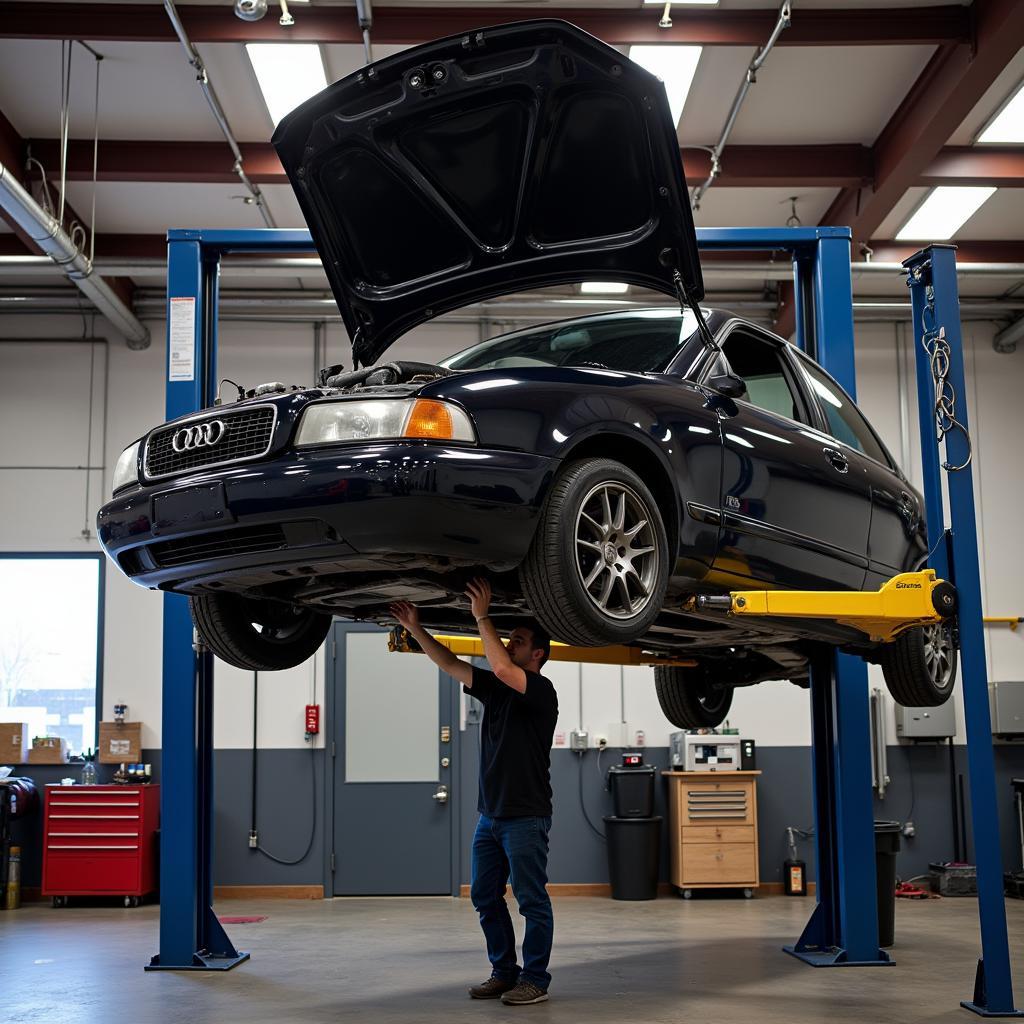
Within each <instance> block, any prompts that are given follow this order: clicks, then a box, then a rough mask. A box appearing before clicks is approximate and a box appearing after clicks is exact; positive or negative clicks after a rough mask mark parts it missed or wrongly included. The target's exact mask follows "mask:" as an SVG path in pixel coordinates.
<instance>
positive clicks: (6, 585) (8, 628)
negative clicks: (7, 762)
mask: <svg viewBox="0 0 1024 1024" xmlns="http://www.w3.org/2000/svg"><path fill="white" fill-rule="evenodd" d="M102 586H103V562H102V556H101V555H91V554H90V555H84V556H83V555H77V556H76V555H64V554H54V555H11V554H9V555H0V721H3V722H26V723H27V724H28V727H29V736H30V737H32V736H63V737H64V738H65V739H66V740H67V741H68V748H69V750H70V751H71V752H72V753H81V752H82V751H83V750H86V749H88V748H90V747H91V748H93V749H95V747H96V706H97V703H98V700H99V694H100V680H101V668H102V643H103V638H102V635H101V629H102V608H103V603H102V602H103V595H102Z"/></svg>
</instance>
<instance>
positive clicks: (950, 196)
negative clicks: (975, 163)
mask: <svg viewBox="0 0 1024 1024" xmlns="http://www.w3.org/2000/svg"><path fill="white" fill-rule="evenodd" d="M993 192H995V188H990V187H988V186H981V185H970V186H955V185H941V186H939V187H938V188H935V189H932V191H931V193H930V194H929V196H928V198H927V199H925V201H924V202H923V203H922V204H921V205H920V206H919V207H918V208H917V209H916V210H915V211H914V213H913V214H912V215H911V217H910V220H908V221H907V223H906V224H904V225H903V227H901V228H900V229H899V231H897V232H896V238H897V240H898V241H906V240H909V241H924V242H938V241H943V240H945V239H949V238H952V237H953V235H954V234H956V232H957V231H958V230H959V229H960V227H961V226H962V225H963V224H964V223H966V221H967V220H969V219H970V218H971V217H973V216H974V214H975V213H977V212H978V210H979V209H980V208H981V206H982V204H983V203H984V202H985V201H986V200H987V199H988V198H989V197H990V196H991V195H992V193H993Z"/></svg>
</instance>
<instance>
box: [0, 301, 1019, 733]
mask: <svg viewBox="0 0 1024 1024" xmlns="http://www.w3.org/2000/svg"><path fill="white" fill-rule="evenodd" d="M82 327H83V324H82V320H81V318H77V317H45V318H44V317H23V318H13V317H4V318H0V339H12V338H17V339H28V338H41V337H45V338H54V337H63V338H69V339H70V338H76V337H79V336H81V334H82ZM150 327H151V329H152V332H153V338H154V343H153V345H152V346H151V347H150V348H149V349H148V350H146V351H143V352H133V351H130V350H128V349H127V348H126V347H125V346H124V344H123V342H122V341H121V340H120V339H119V338H118V336H117V335H116V334H115V333H114V332H113V330H111V329H110V328H108V327H106V325H105V322H104V321H103V320H102V319H101V318H98V319H97V320H96V327H95V333H96V334H97V335H101V336H103V335H105V336H106V337H108V338H109V339H110V343H109V345H108V346H103V345H96V346H90V345H88V344H85V345H83V344H79V343H68V344H54V343H50V342H48V343H45V344H44V343H31V344H29V343H25V344H22V343H18V344H12V343H10V342H9V341H3V342H0V424H2V426H3V429H2V430H0V466H3V467H7V466H27V465H33V466H36V465H38V466H58V465H61V466H83V465H94V466H99V465H103V466H105V469H103V470H102V471H95V472H92V473H91V474H89V488H90V494H89V502H88V506H89V507H88V510H87V509H86V475H87V474H86V473H85V472H83V471H76V470H56V469H51V470H11V469H6V468H0V550H6V551H18V550H22V551H80V550H98V548H97V545H96V542H95V540H94V539H83V537H82V534H81V531H82V530H83V528H84V527H86V525H88V526H89V527H90V528H91V526H92V524H93V522H94V519H95V511H96V509H97V508H98V506H99V505H100V504H102V502H103V501H104V500H105V498H106V495H107V494H108V493H109V487H110V474H111V469H112V467H113V464H114V461H115V460H116V458H117V456H118V454H119V453H120V451H121V449H122V448H123V447H124V446H125V445H126V444H128V443H130V442H131V441H133V440H134V439H135V438H137V437H138V436H140V435H141V434H142V433H144V432H145V431H146V430H147V429H149V428H150V427H152V426H153V425H154V424H155V423H158V422H159V421H160V420H161V419H162V418H163V402H164V389H163V377H164V352H163V341H162V339H163V336H164V325H163V323H160V322H153V323H152V324H150ZM909 333H910V332H909V330H902V329H901V330H899V331H898V330H897V329H896V328H895V327H894V326H893V325H891V324H888V325H861V326H860V327H859V329H858V331H857V370H858V399H859V403H860V405H861V407H862V408H863V409H864V411H865V413H866V414H867V415H868V417H869V418H870V419H871V421H872V422H873V424H874V425H875V427H876V428H877V429H878V430H879V432H880V433H881V434H882V436H883V438H884V439H885V440H886V442H887V444H888V445H889V446H890V448H891V450H892V452H893V454H894V455H895V456H896V458H897V460H900V461H902V462H903V464H904V467H905V468H906V469H907V470H908V472H909V473H910V475H911V477H912V479H914V481H915V483H917V484H918V485H919V484H920V470H919V466H918V460H919V455H918V452H919V444H918V439H917V408H916V401H915V399H914V390H913V388H914V385H913V364H912V352H911V349H910V345H911V341H910V338H909ZM993 333H994V327H993V326H991V325H988V324H966V325H965V344H966V353H967V374H968V380H969V388H970V392H971V393H970V394H969V396H968V400H969V402H970V415H971V418H972V428H973V434H974V440H975V445H974V447H975V462H974V474H975V477H974V478H975V488H976V493H977V497H978V523H979V533H980V536H979V541H980V544H981V549H982V567H983V592H984V595H985V608H986V611H987V612H988V613H990V614H1005V615H1011V614H1022V612H1021V607H1020V599H1019V597H1018V596H1017V595H1016V594H1015V590H1014V589H1013V584H1014V582H1015V581H1016V579H1017V578H1019V576H1020V574H1021V569H1022V568H1024V564H1022V563H1024V556H1022V553H1021V545H1020V543H1019V541H1018V539H1017V529H1016V528H1017V521H1018V519H1019V514H1020V513H1019V509H1020V505H1021V498H1022V497H1024V495H1022V488H1021V483H1020V478H1019V472H1018V465H1019V462H1020V460H1019V456H1018V453H1017V445H1018V443H1019V439H1020V438H1021V437H1022V436H1024V401H1022V399H1021V393H1022V388H1021V385H1022V384H1024V362H1022V361H1024V353H1016V354H1012V355H998V354H997V353H995V352H993V350H992V347H991V337H992V334H993ZM900 335H902V336H900ZM477 338H478V335H477V330H476V328H475V327H471V326H466V325H453V326H434V327H424V328H420V329H419V330H417V331H415V332H413V334H412V335H410V336H409V337H408V338H407V339H406V341H405V342H403V343H402V344H401V345H400V346H399V347H398V349H396V350H395V354H396V357H397V355H398V354H400V355H401V356H402V357H404V358H410V359H423V360H427V361H429V360H436V359H439V358H441V357H443V356H444V355H447V354H449V353H451V352H453V351H455V350H457V349H460V348H463V347H465V346H467V345H470V344H472V343H474V342H475V341H476V340H477ZM898 351H902V353H903V360H904V364H905V372H904V375H903V380H905V381H906V382H907V386H908V387H909V388H910V398H909V403H908V408H909V430H908V431H907V432H906V434H904V433H903V432H902V431H901V423H900V420H901V417H900V401H899V379H900V378H899V375H898V373H897V363H898V359H897V352H898ZM105 353H109V360H110V362H109V382H107V381H106V374H105V368H104V358H105ZM326 361H328V362H331V361H340V362H345V363H346V364H350V357H349V353H348V351H347V344H346V343H345V341H344V336H343V335H342V333H341V331H340V330H339V328H338V327H337V326H332V327H329V328H328V331H327V351H326ZM90 362H91V364H92V365H91V377H92V386H91V388H90ZM313 369H314V368H313V329H312V326H311V325H310V326H295V325H260V324H225V325H223V326H222V328H221V333H220V353H219V368H218V373H219V376H221V377H224V376H228V377H234V378H235V379H237V380H239V381H241V382H243V383H244V384H245V385H246V386H252V385H254V384H257V383H260V382H263V381H267V380H281V381H284V382H285V383H287V384H291V383H296V384H305V383H309V382H310V381H311V380H312V376H313ZM107 390H109V401H105V397H106V391H107ZM90 393H91V395H92V416H91V424H92V439H91V448H90V445H89V425H90V415H89V407H90ZM104 416H105V417H106V437H107V443H106V447H105V450H104V446H103V432H104ZM906 450H909V452H910V461H909V462H907V461H906V459H905V457H904V451H906ZM161 602H162V597H161V596H160V595H159V594H155V593H150V592H147V591H143V590H140V589H139V588H138V587H135V586H134V585H132V584H130V583H128V582H127V580H126V579H125V578H124V577H123V576H122V575H121V574H120V572H118V571H117V570H116V569H114V568H113V567H110V569H109V571H108V573H107V599H106V623H107V630H106V643H105V651H104V657H105V666H104V676H105V678H104V694H103V717H104V718H110V717H111V715H112V706H113V704H114V703H116V702H124V703H127V704H128V705H129V712H130V717H131V718H133V719H141V720H142V721H143V722H145V731H144V734H143V744H144V746H146V747H149V748H154V747H158V746H159V745H160V729H159V723H160V662H161ZM66 614H73V610H72V609H65V608H62V607H61V606H60V604H59V600H57V599H56V598H55V622H58V623H59V617H60V616H61V615H66ZM986 633H987V639H988V652H989V659H990V660H989V671H990V675H991V677H992V678H993V679H1021V678H1024V631H1019V632H1017V633H1011V632H1010V631H1009V630H1008V629H1006V628H1005V627H1002V628H999V627H992V628H989V629H988V630H987V631H986ZM314 669H315V666H314V663H313V661H312V660H311V661H310V662H307V663H306V664H305V665H302V666H300V667H299V668H296V669H294V670H292V671H291V672H285V673H277V674H269V673H268V674H267V675H265V676H263V677H262V678H261V687H260V691H261V692H260V706H261V714H260V722H259V735H260V745H261V746H264V747H299V746H302V745H303V738H302V737H303V722H302V715H303V708H304V705H305V704H306V703H307V702H308V701H309V700H310V699H311V698H312V695H313V689H314V685H315V686H316V694H317V700H318V701H319V702H320V703H321V704H322V703H323V692H324V688H323V683H324V680H323V671H322V665H321V666H320V667H319V668H316V671H315V678H314ZM549 671H550V675H551V677H552V679H553V680H554V681H555V684H556V686H557V688H558V691H559V700H560V705H561V715H560V719H559V725H558V730H557V731H558V732H559V733H564V734H565V736H566V742H568V733H569V731H571V730H572V729H574V728H577V727H582V728H585V729H587V730H588V731H590V732H591V733H592V734H607V733H608V731H609V728H610V727H611V726H612V725H613V724H615V723H619V722H621V721H622V720H623V718H625V721H626V722H627V723H628V728H629V731H628V736H629V738H630V740H632V739H633V738H634V736H635V732H636V730H643V732H644V733H645V736H646V743H647V745H649V746H655V745H657V746H664V745H666V744H667V742H668V739H667V737H668V733H669V732H671V731H673V727H672V726H671V725H670V724H669V723H668V722H667V721H666V720H665V718H664V717H663V716H662V715H661V712H660V710H659V709H658V706H657V700H656V698H655V695H654V688H653V685H652V683H651V672H650V670H647V669H633V668H628V669H624V670H621V671H620V669H618V668H617V667H610V666H583V667H582V669H581V668H580V667H579V666H576V665H565V664H557V663H551V664H550V665H549ZM581 680H582V687H581ZM872 685H878V686H882V685H883V684H882V682H881V678H880V673H878V671H877V670H876V669H872ZM581 693H582V703H581V701H580V694H581ZM958 703H959V697H958ZM251 709H252V687H251V677H250V676H249V675H248V674H247V673H243V672H239V671H237V670H235V669H232V668H230V667H228V666H224V665H218V670H217V685H216V709H215V717H216V737H215V741H216V744H217V746H219V747H247V746H249V744H250V743H251V728H252V726H251V721H252V720H251ZM887 719H888V720H889V721H890V729H892V725H891V714H890V715H887ZM958 720H959V721H960V722H961V723H962V711H961V710H960V709H959V708H958ZM730 724H732V725H735V726H737V727H739V729H740V730H741V732H742V733H743V734H744V735H749V736H752V737H754V738H755V739H756V740H757V741H758V743H759V744H760V745H762V746H789V745H804V744H808V743H809V742H810V722H809V706H808V700H807V694H806V692H805V691H803V690H800V689H798V688H797V687H794V686H792V685H790V684H789V683H764V684H761V685H759V686H755V687H750V688H747V689H743V690H739V691H737V693H736V698H735V702H734V705H733V712H732V714H731V716H730ZM890 739H891V740H894V736H892V735H890ZM963 739H964V736H963V729H962V725H961V726H960V728H959V730H958V740H959V741H960V742H963Z"/></svg>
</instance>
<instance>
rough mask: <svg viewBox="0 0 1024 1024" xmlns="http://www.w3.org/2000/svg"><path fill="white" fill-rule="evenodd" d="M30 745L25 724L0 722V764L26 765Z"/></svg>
mask: <svg viewBox="0 0 1024 1024" xmlns="http://www.w3.org/2000/svg"><path fill="white" fill-rule="evenodd" d="M31 745H32V744H31V742H30V740H29V735H28V725H27V724H26V723H25V722H0V764H27V763H28V751H29V747H30V746H31Z"/></svg>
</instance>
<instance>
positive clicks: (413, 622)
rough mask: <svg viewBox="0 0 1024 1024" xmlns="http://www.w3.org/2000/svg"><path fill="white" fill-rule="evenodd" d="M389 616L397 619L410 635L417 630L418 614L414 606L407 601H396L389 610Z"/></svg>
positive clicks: (418, 623)
mask: <svg viewBox="0 0 1024 1024" xmlns="http://www.w3.org/2000/svg"><path fill="white" fill-rule="evenodd" d="M390 611H391V614H392V615H394V617H395V618H396V619H398V621H399V623H400V624H401V625H402V626H404V627H405V628H406V629H407V630H409V632H410V633H411V632H412V631H413V630H414V629H419V625H420V613H419V609H417V607H416V605H414V604H409V602H408V601H396V602H395V603H394V604H393V605H392V606H391V608H390Z"/></svg>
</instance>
